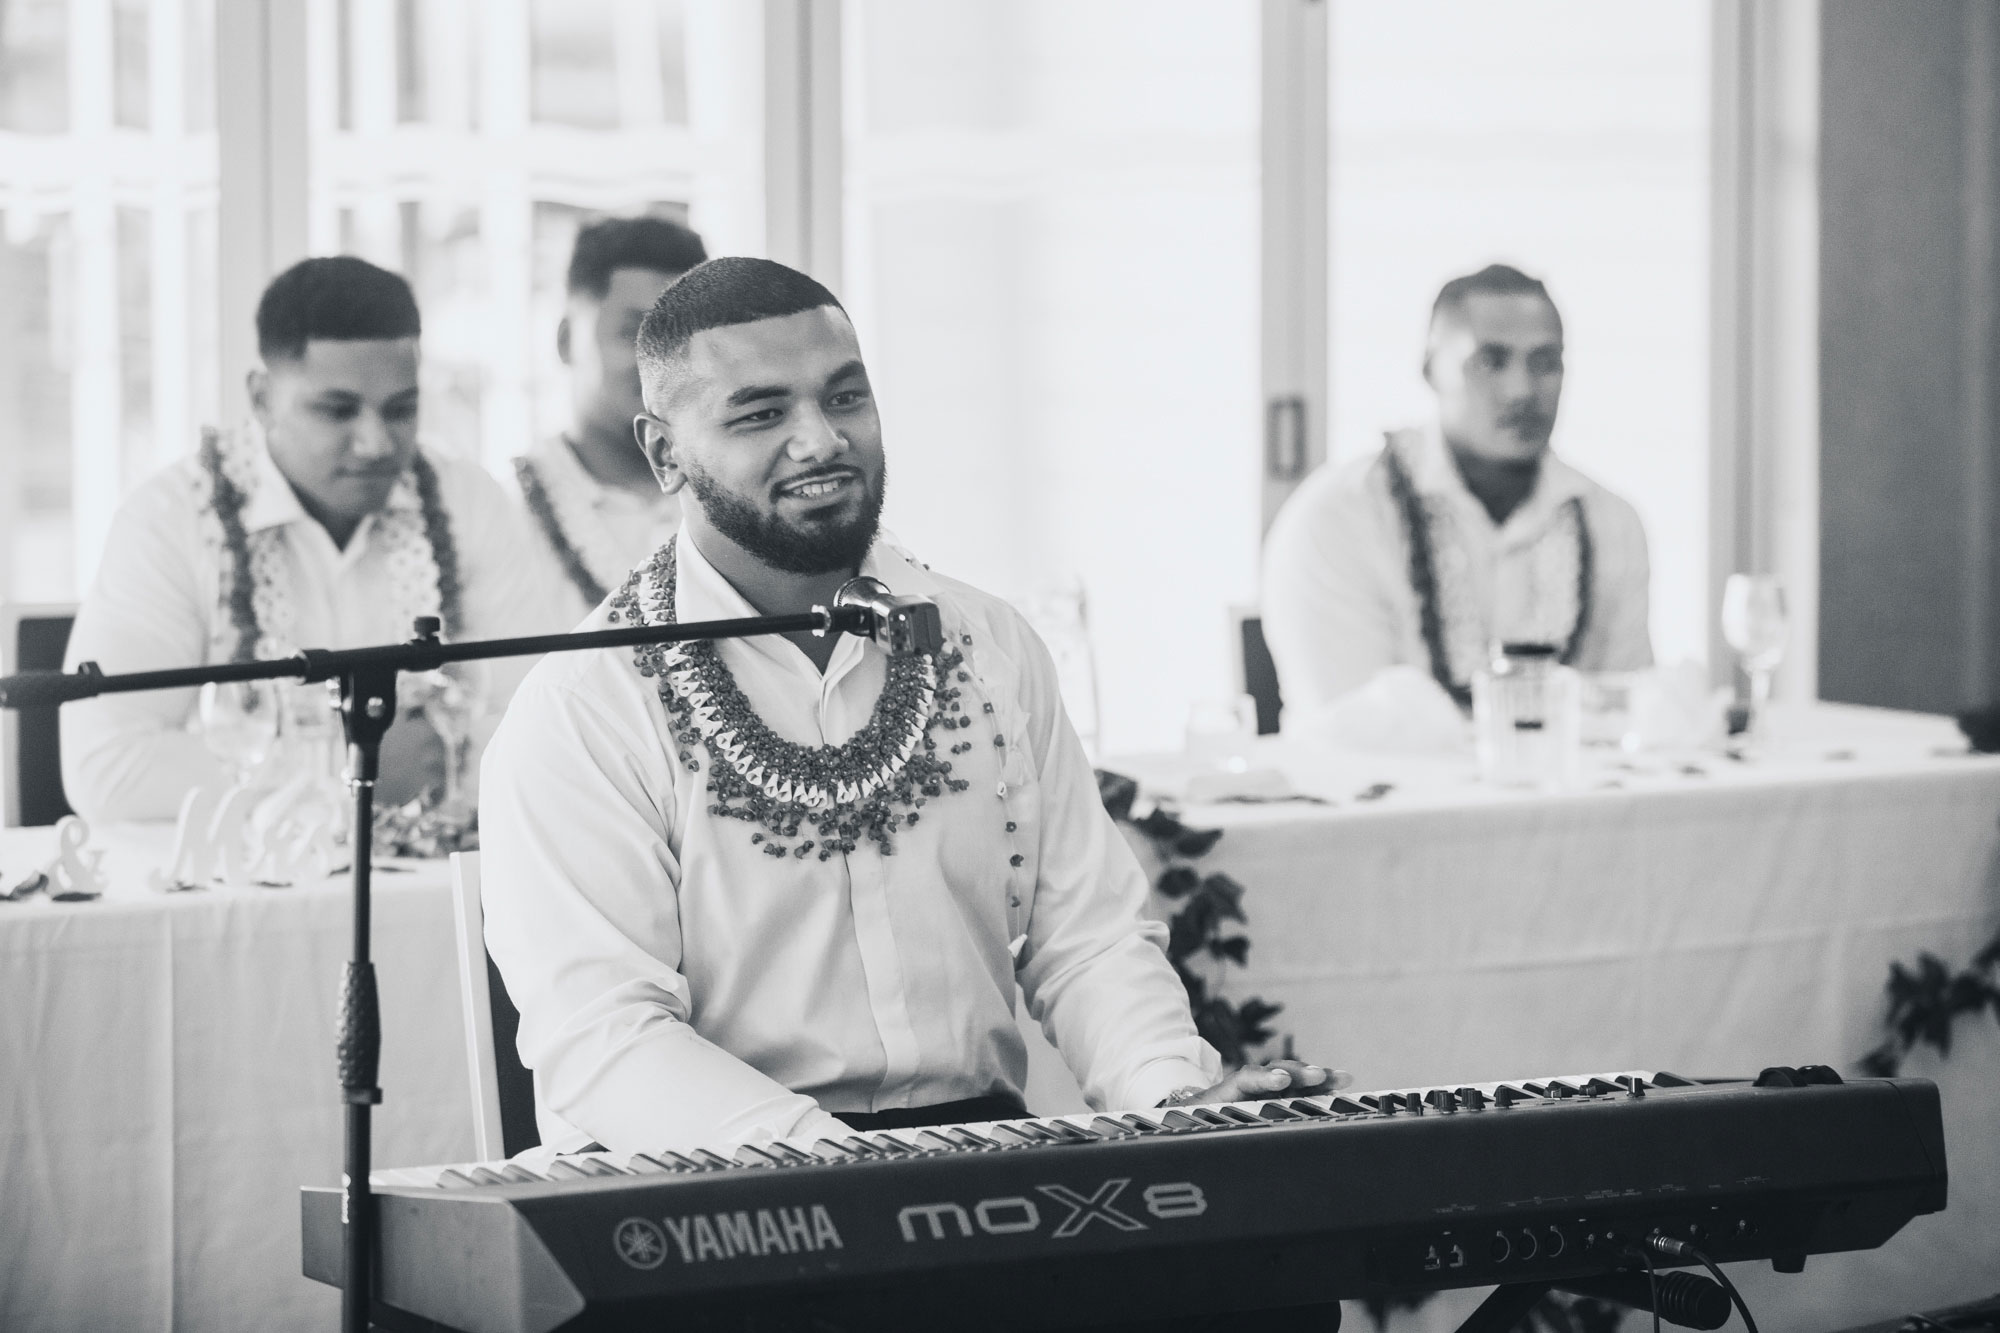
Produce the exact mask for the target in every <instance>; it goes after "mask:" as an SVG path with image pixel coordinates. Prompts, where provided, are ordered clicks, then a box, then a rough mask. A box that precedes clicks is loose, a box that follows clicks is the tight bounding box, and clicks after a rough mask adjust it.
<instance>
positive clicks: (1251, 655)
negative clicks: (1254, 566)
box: [1236, 611, 1285, 736]
mask: <svg viewBox="0 0 2000 1333" xmlns="http://www.w3.org/2000/svg"><path fill="white" fill-rule="evenodd" d="M1236 641H1237V647H1238V649H1239V651H1240V654H1241V655H1240V656H1239V657H1238V659H1237V661H1238V664H1239V667H1240V669H1241V671H1242V682H1241V683H1242V686H1243V693H1245V694H1247V695H1249V696H1250V697H1251V699H1253V700H1255V701H1256V704H1257V734H1258V735H1259V736H1269V735H1270V734H1271V733H1272V732H1274V731H1276V730H1277V729H1278V715H1279V714H1280V713H1282V712H1283V711H1284V709H1285V701H1284V700H1283V699H1281V698H1279V697H1278V664H1277V663H1275V662H1273V661H1272V660H1271V649H1270V647H1269V646H1268V645H1266V644H1265V642H1264V618H1263V617H1262V616H1260V615H1258V614H1257V613H1256V612H1254V611H1239V612H1237V614H1236Z"/></svg>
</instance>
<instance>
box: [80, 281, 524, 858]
mask: <svg viewBox="0 0 2000 1333" xmlns="http://www.w3.org/2000/svg"><path fill="white" fill-rule="evenodd" d="M419 331H420V323H419V319H418V315H417V303H416V299H415V298H414V297H413V296H412V295H411V292H410V287H409V284H408V283H406V282H404V281H403V279H402V278H400V277H398V276H397V275H395V274H393V273H389V272H387V271H385V270H383V269H380V268H377V267H375V266H374V265H373V264H369V263H367V262H366V261H364V260H360V259H354V258H345V257H343V258H335V259H307V260H304V261H302V262H300V263H299V264H296V265H294V266H293V267H292V268H290V269H288V270H286V271H285V272H284V273H282V274H280V275H279V276H278V277H277V278H276V279H275V280H274V281H273V282H272V283H271V285H270V286H269V287H268V288H267V289H266V290H265V292H264V295H263V298H262V300H261V301H259V302H258V306H257V346H258V351H259V354H260V356H261V358H262V364H261V365H260V366H259V367H258V368H257V369H255V370H252V371H251V372H250V374H249V377H248V381H247V383H248V387H249V394H250V408H251V420H250V421H248V422H246V423H244V424H243V425H241V426H239V427H237V428H235V429H233V430H228V431H207V432H204V434H203V438H202V442H201V447H200V449H199V450H198V451H197V452H196V454H195V455H194V456H193V457H190V458H187V459H184V460H182V461H181V462H179V463H176V464H173V465H172V466H171V467H168V468H166V469H165V470H164V471H162V472H160V473H158V474H156V475H155V476H153V477H151V478H149V479H148V480H146V481H144V482H142V483H141V484H140V485H139V486H138V487H137V488H136V489H135V490H133V492H132V493H131V494H130V495H129V496H128V497H127V498H126V500H125V502H124V504H123V505H122V506H121V507H120V509H119V512H118V516H117V518H116V520H115V521H114V522H113V524H112V528H111V534H110V537H109V539H108V540H107V541H106V543H105V549H104V557H103V560H102V561H101V563H100V564H99V565H98V569H97V575H96V578H95V579H94V580H93V581H92V584H91V588H90V591H89V593H88V594H87V595H86V596H85V597H84V599H83V603H82V605H81V606H80V607H79V608H78V610H77V617H76V625H75V628H74V630H73V631H72V633H71V635H70V640H69V653H68V658H69V665H70V666H71V667H74V666H75V665H76V664H77V663H78V662H81V661H95V662H97V663H98V664H99V665H101V666H102V667H103V668H104V670H105V671H107V672H125V671H145V670H153V669H158V668H164V667H181V666H193V665H197V664H200V663H204V662H223V661H242V660H248V659H250V658H258V657H266V658H268V657H280V656H285V655H287V654H290V653H293V652H296V651H297V650H299V649H301V648H309V647H315V648H352V647H360V646H363V645H366V644H373V643H384V642H393V641H398V640H403V639H407V638H409V637H410V633H411V622H412V621H413V620H414V619H415V618H416V617H418V616H424V615H434V616H440V617H441V618H442V619H443V621H444V626H445V633H446V635H447V636H449V637H452V638H480V637H486V636H492V635H511V634H542V633H551V632H555V631H557V630H559V629H560V628H562V626H561V625H560V624H559V623H558V615H557V612H556V610H555V606H554V597H553V589H552V588H551V587H550V586H549V585H548V583H547V582H546V578H545V573H544V571H543V569H542V567H541V565H540V564H539V563H538V562H537V561H536V560H535V558H534V556H533V554H532V551H531V548H530V547H529V544H528V538H527V534H526V532H525V531H524V529H523V526H522V523H521V519H520V517H519V515H518V511H517V510H516V509H515V508H514V506H513V505H512V504H511V503H510V502H509V501H508V498H507V495H506V492H505V491H504V490H503V489H502V488H501V486H500V485H499V483H498V482H496V481H494V480H493V478H492V477H490V476H488V475H487V474H486V472H485V471H484V470H483V469H482V468H480V467H479V465H478V464H477V463H474V462H470V461H466V460H461V459H456V458H451V457H447V456H444V455H440V454H437V453H434V452H432V451H430V450H428V449H425V448H422V447H420V446H419V445H418V443H417V339H418V334H419ZM526 669H527V664H526V663H517V662H508V661H501V662H495V663H493V664H492V665H491V666H490V667H489V668H488V671H487V679H488V682H489V687H488V700H487V702H488V703H489V705H490V706H493V707H498V706H499V705H500V704H502V703H504V702H505V700H506V697H507V695H508V694H510V693H511V692H512V688H513V685H514V684H515V683H517V682H518V681H519V679H520V677H521V675H522V674H525V672H526ZM292 688H293V689H295V690H302V689H305V688H306V687H302V686H296V685H295V686H293V687H292ZM322 688H323V687H320V686H312V687H310V690H311V692H313V693H314V694H317V693H318V692H319V691H321V690H322ZM319 697H320V698H321V699H322V700H323V695H320V696H319ZM196 699H197V695H196V692H195V691H193V690H179V691H166V692H154V693H142V694H107V695H103V696H100V697H98V698H96V699H90V700H86V701H83V702H80V703H72V704H66V705H64V707H63V710H62V758H63V783H64V785H65V787H66V788H67V789H68V794H69V799H70V802H71V803H72V804H73V805H74V806H75V807H76V809H77V810H78V811H79V812H80V813H82V814H83V815H84V816H85V817H86V818H90V819H93V820H118V819H163V818H171V817H172V816H173V815H174V813H175V811H176V809H177V808H178V807H179V804H180V801H181V798H182V797H183V795H184V794H185V793H186V792H187V791H188V790H189V789H190V788H191V787H194V786H196V785H197V784H207V783H215V782H219V781H223V780H225V778H226V777H227V774H226V773H225V771H224V768H223V765H222V763H221V761H220V760H218V759H217V758H215V757H214V756H212V755H211V754H210V753H209V751H208V749H207V747H206V746H205V745H204V743H203V737H202V735H201V734H200V731H199V729H198V724H199V719H198V716H197V709H196ZM442 762H443V759H442V750H441V747H440V745H439V743H438V740H437V737H436V736H435V735H434V734H433V733H432V732H431V731H430V730H429V728H427V727H426V726H424V725H423V724H422V723H421V722H417V721H409V720H405V721H402V722H399V723H397V724H396V725H395V726H394V727H392V728H391V729H390V731H389V735H388V739H387V741H386V742H385V744H384V746H383V756H382V777H381V781H380V783H379V784H378V786H377V801H378V803H380V804H382V805H385V806H387V805H396V804H399V803H401V802H403V801H406V800H408V799H409V798H410V797H412V796H414V795H417V794H418V793H420V792H421V791H423V790H424V789H425V788H427V787H429V786H431V785H432V784H434V783H435V782H437V781H438V779H439V778H440V777H441V775H442Z"/></svg>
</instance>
